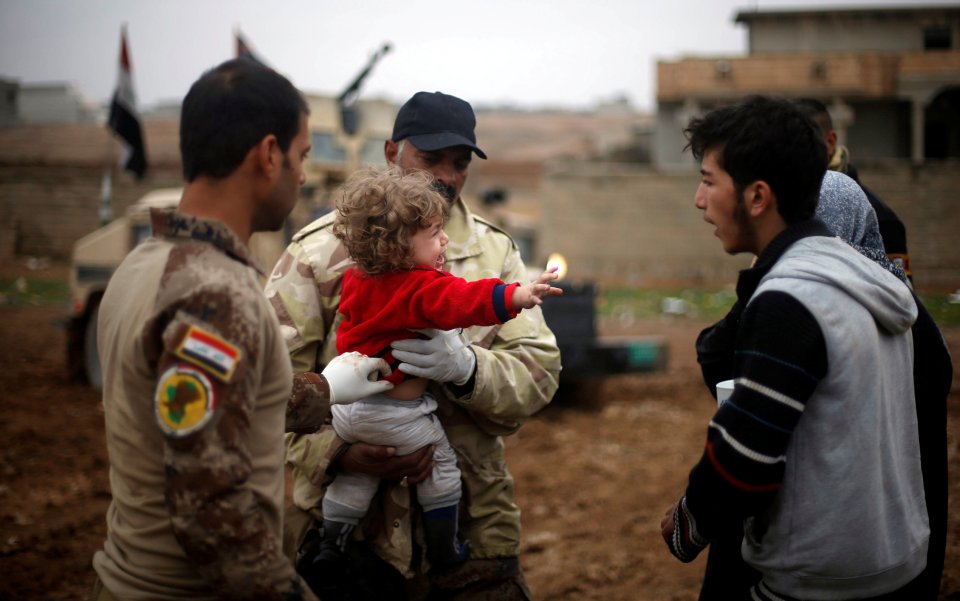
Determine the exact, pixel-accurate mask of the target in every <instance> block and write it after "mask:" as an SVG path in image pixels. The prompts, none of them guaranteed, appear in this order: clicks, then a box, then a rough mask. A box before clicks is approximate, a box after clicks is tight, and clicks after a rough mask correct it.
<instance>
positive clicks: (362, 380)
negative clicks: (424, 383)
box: [320, 352, 393, 405]
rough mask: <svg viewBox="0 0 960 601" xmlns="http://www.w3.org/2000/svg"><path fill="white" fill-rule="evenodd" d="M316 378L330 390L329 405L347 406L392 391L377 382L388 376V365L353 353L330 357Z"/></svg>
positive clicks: (391, 385)
mask: <svg viewBox="0 0 960 601" xmlns="http://www.w3.org/2000/svg"><path fill="white" fill-rule="evenodd" d="M320 375H322V376H323V377H324V379H325V380H326V381H327V386H328V387H329V388H330V404H331V405H349V404H350V403H355V402H356V401H359V400H360V399H362V398H366V397H368V396H372V395H375V394H380V393H381V392H386V391H388V390H390V389H391V388H393V384H391V383H390V382H387V381H386V380H378V379H377V378H378V377H380V376H388V375H390V366H389V365H388V364H387V362H386V361H384V360H383V359H375V358H373V357H367V356H366V355H361V354H360V353H356V352H350V353H344V354H342V355H338V356H336V357H334V358H333V361H331V362H330V363H328V364H327V366H326V367H324V368H323V371H322V372H320Z"/></svg>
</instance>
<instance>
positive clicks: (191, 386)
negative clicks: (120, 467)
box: [154, 364, 217, 438]
mask: <svg viewBox="0 0 960 601" xmlns="http://www.w3.org/2000/svg"><path fill="white" fill-rule="evenodd" d="M216 406H217V402H216V396H215V393H214V388H213V384H212V383H211V382H210V379H209V378H208V377H207V375H206V374H205V373H203V372H202V371H200V370H199V369H195V368H193V367H191V366H190V365H184V364H180V365H174V366H173V367H171V368H170V369H168V370H167V371H165V372H163V374H161V375H160V379H159V381H158V382H157V391H156V394H155V395H154V412H155V413H156V416H157V423H158V424H159V425H160V429H161V430H163V432H164V433H165V434H167V435H168V436H173V437H175V438H182V437H184V436H187V435H188V434H192V433H194V432H196V431H197V430H199V429H201V428H203V427H204V426H205V425H207V422H209V421H210V418H212V417H213V411H214V409H216Z"/></svg>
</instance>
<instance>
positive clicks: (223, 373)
mask: <svg viewBox="0 0 960 601" xmlns="http://www.w3.org/2000/svg"><path fill="white" fill-rule="evenodd" d="M174 354H175V355H176V356H178V357H180V358H181V359H183V360H184V361H189V362H190V363H193V364H194V365H196V366H198V367H202V368H203V369H205V370H207V371H208V372H210V375H212V376H214V377H215V378H217V379H219V380H221V381H223V382H229V381H230V378H231V377H232V376H233V372H234V371H235V370H236V369H237V363H239V362H240V349H238V348H237V347H235V346H234V345H232V344H230V343H229V342H227V341H226V340H224V339H223V338H221V337H219V336H217V335H216V334H211V333H210V332H208V331H206V330H204V329H202V328H198V327H197V326H190V329H189V330H187V335H186V336H184V338H183V341H182V342H180V344H179V346H177V348H176V350H174Z"/></svg>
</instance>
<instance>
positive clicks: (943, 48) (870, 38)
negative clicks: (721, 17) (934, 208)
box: [654, 4, 960, 168]
mask: <svg viewBox="0 0 960 601" xmlns="http://www.w3.org/2000/svg"><path fill="white" fill-rule="evenodd" d="M735 20H736V22H737V23H738V24H742V25H744V26H746V27H747V28H748V40H749V48H748V55H747V56H715V57H687V58H681V59H679V60H675V61H660V62H659V63H658V64H657V107H658V122H657V134H656V143H655V145H654V146H655V148H656V156H655V157H654V159H655V162H656V163H657V164H658V165H660V166H661V167H665V168H670V167H679V166H684V167H686V166H688V165H690V164H691V161H692V159H691V158H690V156H689V154H686V155H685V154H683V153H682V149H683V147H684V145H685V143H686V142H685V140H684V138H683V135H682V130H683V128H684V127H685V126H686V125H687V123H688V122H689V120H690V118H691V117H694V116H696V115H699V114H702V113H703V112H705V111H708V110H710V109H712V108H714V107H716V106H719V105H721V104H725V103H729V102H733V101H736V100H738V99H740V98H742V97H743V96H746V95H749V94H778V95H783V96H789V97H801V96H809V97H814V98H818V99H819V100H821V101H823V102H824V103H825V104H826V105H827V106H828V107H829V108H830V112H831V115H832V117H833V121H834V126H835V128H836V130H837V134H838V137H839V139H840V143H841V144H844V145H847V146H849V147H850V148H851V151H852V153H853V156H854V158H855V160H858V161H859V160H861V159H887V158H893V159H897V158H900V159H910V160H911V161H912V162H913V163H914V164H920V163H923V162H924V161H927V160H936V159H946V158H958V157H960V4H958V5H956V6H912V7H882V8H881V7H876V8H845V9H809V10H808V9H798V10H783V9H778V10H744V11H740V12H739V13H737V15H736V18H735Z"/></svg>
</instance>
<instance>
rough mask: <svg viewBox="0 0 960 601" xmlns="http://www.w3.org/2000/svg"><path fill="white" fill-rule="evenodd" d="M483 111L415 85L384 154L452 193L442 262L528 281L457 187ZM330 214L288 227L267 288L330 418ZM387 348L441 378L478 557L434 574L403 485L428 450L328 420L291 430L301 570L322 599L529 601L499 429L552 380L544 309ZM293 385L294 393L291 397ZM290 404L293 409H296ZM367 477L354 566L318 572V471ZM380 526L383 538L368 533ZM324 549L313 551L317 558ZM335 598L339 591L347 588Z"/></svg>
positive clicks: (417, 475)
mask: <svg viewBox="0 0 960 601" xmlns="http://www.w3.org/2000/svg"><path fill="white" fill-rule="evenodd" d="M475 128H476V117H475V116H474V113H473V109H472V108H471V106H470V104H468V103H467V102H465V101H463V100H461V99H459V98H456V97H454V96H450V95H448V94H443V93H441V92H432V93H431V92H418V93H416V94H414V95H413V97H412V98H410V100H409V101H407V102H406V103H405V104H404V105H403V106H402V107H401V108H400V110H399V111H398V113H397V118H396V121H395V125H394V129H393V134H392V136H391V138H390V139H389V140H386V141H385V142H384V156H385V158H386V160H387V163H388V164H390V165H396V166H399V167H400V168H401V170H403V171H408V170H422V171H427V172H429V173H430V175H432V176H433V178H434V181H435V185H436V187H437V188H438V189H439V190H440V191H441V192H442V193H443V194H444V195H445V196H446V197H447V198H448V199H449V200H450V213H449V218H448V219H447V222H446V223H445V224H444V232H445V233H446V234H447V237H448V238H449V243H448V245H447V249H446V253H445V262H444V265H443V267H444V269H445V270H448V271H450V272H451V273H453V274H456V275H457V276H460V277H463V278H465V279H467V280H469V281H473V280H477V279H480V278H489V277H498V278H500V279H502V280H503V281H508V282H516V281H526V277H527V276H526V269H525V267H524V265H523V260H522V258H521V257H520V252H519V250H518V249H517V246H516V244H515V243H514V242H513V240H511V239H510V237H509V236H508V235H507V234H506V233H505V232H503V231H501V230H500V229H499V228H497V227H496V226H495V225H493V224H491V223H489V222H488V221H486V220H484V219H483V218H481V217H479V216H476V215H474V214H473V213H472V212H471V211H470V208H469V207H468V206H467V204H466V202H464V199H463V198H462V197H461V195H460V193H461V191H462V190H463V186H464V184H465V183H466V180H467V174H468V172H469V168H470V162H471V160H472V159H473V155H474V154H476V155H477V156H478V157H480V158H482V159H485V158H486V154H485V153H484V152H483V151H482V150H481V149H480V148H478V147H477V138H476V134H475V132H474V130H475ZM335 216H336V212H335V211H334V212H331V213H328V214H327V215H324V216H323V217H321V218H319V219H317V220H316V221H314V222H313V223H311V224H310V225H308V226H306V227H305V228H304V229H302V230H301V231H300V232H298V233H297V234H296V235H294V236H293V240H292V241H291V243H290V245H289V246H288V247H287V252H286V253H285V254H284V256H283V257H281V258H280V261H279V262H278V263H277V267H276V269H275V270H274V272H273V275H272V276H271V278H270V281H269V283H268V284H267V297H268V298H269V299H270V301H271V303H272V305H271V306H272V307H273V308H274V310H275V311H276V313H277V318H278V319H279V321H280V324H281V326H282V328H283V331H284V333H285V336H286V337H287V343H288V346H289V348H290V357H291V362H292V364H293V369H294V390H299V391H303V393H302V399H301V398H300V397H298V398H297V399H296V402H295V403H294V405H296V404H297V403H299V404H300V405H299V406H303V407H311V406H314V405H315V406H316V407H318V408H320V410H319V411H317V412H316V413H317V414H319V415H324V414H326V413H327V406H328V401H327V398H326V395H325V393H324V391H323V390H322V389H320V388H318V387H317V385H316V384H314V383H313V382H315V381H316V379H317V374H318V373H319V372H320V371H321V370H322V369H323V366H324V365H326V363H328V362H329V361H331V360H332V358H333V355H334V353H335V352H336V347H335V345H333V344H330V341H331V340H332V339H334V337H335V335H336V329H337V325H338V322H337V321H335V320H334V319H333V316H334V315H335V314H336V311H337V309H338V306H339V297H340V285H341V280H342V277H343V272H344V271H345V270H346V269H348V268H350V266H351V262H350V261H345V260H344V258H345V257H346V256H347V254H346V251H345V250H344V249H343V246H342V243H341V242H340V241H339V240H338V239H337V238H336V237H335V236H334V235H333V233H332V225H333V222H334V219H335ZM397 344H398V346H397V347H395V348H394V350H393V354H394V357H396V358H397V359H398V360H399V361H401V364H400V366H399V368H398V369H400V371H403V372H405V373H407V374H410V375H414V376H416V377H422V378H426V379H428V380H432V381H433V382H434V384H433V385H431V388H430V390H431V392H432V393H433V394H434V396H435V399H436V402H437V404H438V406H439V408H438V409H437V411H436V413H435V414H434V415H436V416H437V418H438V420H439V423H440V425H441V426H443V428H444V430H445V431H446V434H447V438H448V439H449V440H450V442H451V444H452V445H453V446H454V448H456V449H457V450H458V452H460V453H461V456H460V457H459V458H458V464H459V466H460V471H461V478H462V479H463V484H464V490H466V491H469V494H466V495H464V497H463V499H462V500H461V507H460V508H459V511H458V512H457V516H458V517H459V519H458V522H459V532H460V533H461V535H463V536H464V537H465V538H466V539H467V540H468V541H469V546H470V557H469V558H467V560H466V561H464V562H463V563H462V564H459V565H456V566H448V567H446V568H444V569H440V568H438V567H437V566H433V567H432V568H429V569H428V565H427V563H426V561H425V558H424V556H423V553H424V549H423V545H420V544H417V543H418V541H422V540H424V536H425V533H426V528H425V526H424V520H425V519H427V518H425V517H424V516H423V515H420V514H419V512H418V508H417V507H416V506H411V504H410V491H409V489H408V488H407V487H408V486H412V485H416V484H418V483H420V482H422V481H423V480H424V479H425V478H426V477H427V476H428V475H429V474H430V473H431V471H432V469H433V462H432V459H433V453H434V450H433V449H432V448H431V447H426V448H423V449H420V450H417V451H414V452H413V453H410V454H407V455H397V453H396V449H394V448H392V447H384V446H378V445H377V444H376V441H370V442H354V443H352V444H348V443H346V442H345V441H343V440H341V439H339V437H338V436H337V435H336V432H335V431H333V430H332V428H330V427H329V425H325V426H323V427H322V428H321V429H320V430H319V431H317V432H315V433H313V434H309V435H297V436H292V437H288V439H287V460H288V462H289V465H290V466H291V467H292V469H293V478H294V482H295V484H294V494H293V502H294V506H295V507H294V508H293V509H292V510H291V511H289V512H288V513H287V516H286V519H287V522H286V524H287V527H288V528H287V531H288V534H289V535H290V536H289V537H288V538H287V539H286V541H285V543H286V544H287V545H288V547H295V548H296V547H299V552H300V558H299V559H298V562H297V566H298V570H299V571H300V572H301V574H302V575H303V576H304V577H305V578H306V580H307V582H308V583H310V585H311V586H312V587H315V590H317V591H318V592H320V597H321V598H323V599H327V598H331V599H335V598H346V597H349V598H351V599H359V600H361V601H374V600H376V601H379V600H381V599H422V598H424V597H426V596H428V595H429V597H430V598H442V599H457V600H458V601H480V600H486V599H497V600H498V601H529V599H530V591H529V590H528V589H527V585H526V581H525V579H524V576H523V570H522V569H521V567H520V562H519V558H518V554H519V552H520V509H519V507H518V506H517V503H516V499H515V498H514V487H513V485H512V480H513V478H512V476H511V475H510V472H509V471H508V470H507V465H506V457H505V454H504V442H503V440H502V438H501V437H502V436H506V435H507V434H509V433H512V432H514V431H516V430H517V429H518V428H519V427H520V426H521V424H522V423H523V422H524V421H525V420H526V418H528V417H530V416H532V415H533V414H535V413H536V412H537V411H539V410H540V409H542V408H543V407H544V406H545V405H546V404H547V403H549V402H550V399H551V398H552V397H553V393H554V392H555V391H556V389H557V383H558V379H559V376H560V350H559V349H558V348H557V343H556V338H555V337H554V335H553V333H552V332H550V329H549V328H548V327H547V325H546V322H544V321H543V314H542V313H541V312H540V311H536V312H530V316H529V317H528V318H526V319H525V320H524V321H523V322H522V324H521V323H518V324H515V325H514V327H506V326H505V327H501V328H470V329H469V330H464V331H463V333H462V335H461V334H460V333H459V332H458V331H456V330H450V331H430V332H429V334H428V338H425V339H412V340H406V341H403V345H402V348H401V346H399V345H400V343H399V342H398V343H397ZM295 394H298V393H295ZM294 405H291V406H294ZM351 472H352V473H355V474H366V475H369V476H373V477H375V478H377V479H379V480H381V481H383V484H382V485H381V489H380V492H378V496H377V499H376V500H375V501H374V502H373V503H372V505H371V509H370V510H369V511H368V512H367V514H366V515H365V517H364V518H363V519H362V521H361V522H360V524H358V525H357V527H356V528H354V530H353V533H354V534H353V535H352V538H351V539H350V540H349V542H347V543H346V554H347V556H348V557H347V563H348V565H347V566H345V567H344V569H343V570H331V569H329V568H327V569H324V568H323V561H322V555H321V554H320V553H319V552H318V546H316V545H314V544H313V543H312V542H310V541H315V540H317V538H316V537H313V536H308V535H307V534H306V533H307V532H308V530H309V528H311V526H312V527H313V528H314V529H316V524H315V522H316V519H315V518H316V515H317V511H316V510H317V509H318V507H319V504H320V503H321V502H322V499H323V495H324V491H323V490H322V489H321V488H320V484H319V483H318V482H317V480H316V477H315V475H316V474H324V473H326V474H330V475H334V474H337V477H340V475H341V474H343V473H351ZM369 532H379V533H380V534H378V535H377V536H376V537H366V538H365V537H364V536H362V535H363V534H365V533H369ZM318 558H319V559H318ZM337 595H340V596H339V597H338V596H337Z"/></svg>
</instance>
